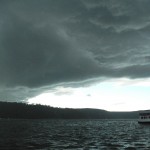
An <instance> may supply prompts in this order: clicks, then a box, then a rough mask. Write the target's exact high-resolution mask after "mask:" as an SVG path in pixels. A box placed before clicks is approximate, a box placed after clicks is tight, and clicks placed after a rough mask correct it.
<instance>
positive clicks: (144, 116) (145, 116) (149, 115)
mask: <svg viewBox="0 0 150 150" xmlns="http://www.w3.org/2000/svg"><path fill="white" fill-rule="evenodd" d="M138 123H140V124H150V110H143V111H140V113H139V119H138Z"/></svg>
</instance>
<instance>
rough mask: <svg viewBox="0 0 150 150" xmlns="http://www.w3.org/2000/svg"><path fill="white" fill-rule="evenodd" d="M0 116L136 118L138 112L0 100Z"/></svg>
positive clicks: (18, 117) (21, 117) (23, 117)
mask: <svg viewBox="0 0 150 150" xmlns="http://www.w3.org/2000/svg"><path fill="white" fill-rule="evenodd" d="M0 118H15V119H136V118H138V112H109V111H105V110H101V109H89V108H85V109H71V108H55V107H51V106H46V105H40V104H36V105H34V104H26V103H17V102H0Z"/></svg>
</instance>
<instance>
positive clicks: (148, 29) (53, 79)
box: [0, 0, 150, 101]
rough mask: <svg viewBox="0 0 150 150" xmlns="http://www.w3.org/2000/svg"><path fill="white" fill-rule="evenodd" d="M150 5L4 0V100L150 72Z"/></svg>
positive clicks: (0, 4)
mask: <svg viewBox="0 0 150 150" xmlns="http://www.w3.org/2000/svg"><path fill="white" fill-rule="evenodd" d="M149 7H150V0H1V1H0V100H2V101H18V100H26V99H28V98H30V97H33V96H36V95H38V94H40V93H42V92H43V91H45V90H48V89H51V88H52V87H55V86H56V85H59V84H61V85H63V86H66V84H67V83H70V84H69V86H78V87H80V86H83V83H84V84H85V82H87V84H88V82H89V80H90V82H91V79H92V81H93V82H94V81H97V80H98V79H99V80H101V79H103V78H105V79H110V78H120V77H126V78H131V79H135V78H148V77H150V8H149ZM76 82H77V84H75V83H76Z"/></svg>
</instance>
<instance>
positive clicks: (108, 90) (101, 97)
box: [28, 78, 150, 111]
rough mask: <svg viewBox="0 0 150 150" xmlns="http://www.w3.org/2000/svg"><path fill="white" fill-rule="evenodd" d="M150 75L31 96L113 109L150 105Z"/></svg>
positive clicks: (53, 103) (38, 100)
mask: <svg viewBox="0 0 150 150" xmlns="http://www.w3.org/2000/svg"><path fill="white" fill-rule="evenodd" d="M149 88H150V79H149V78H148V79H134V80H131V79H127V78H120V79H111V80H107V81H104V82H100V83H97V84H93V85H91V86H89V87H80V88H71V87H63V86H58V87H56V88H55V89H53V90H52V91H49V92H47V93H43V94H41V95H39V96H36V97H34V98H31V99H29V100H28V102H29V103H39V104H44V105H50V106H53V107H62V108H98V109H105V110H109V111H135V110H143V109H149V106H150V95H149Z"/></svg>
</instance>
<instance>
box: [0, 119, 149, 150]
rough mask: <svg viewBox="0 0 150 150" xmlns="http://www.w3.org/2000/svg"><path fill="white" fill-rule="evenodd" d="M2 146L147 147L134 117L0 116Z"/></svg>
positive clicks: (38, 149)
mask: <svg viewBox="0 0 150 150" xmlns="http://www.w3.org/2000/svg"><path fill="white" fill-rule="evenodd" d="M0 149H2V150H6V149H7V150H22V149H25V150H28V149H29V150H30V149H31V150H33V149H34V150H63V149H70V150H88V149H89V150H96V149H98V150H150V126H148V125H147V126H146V125H140V124H138V123H137V121H136V120H15V119H1V120H0Z"/></svg>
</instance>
